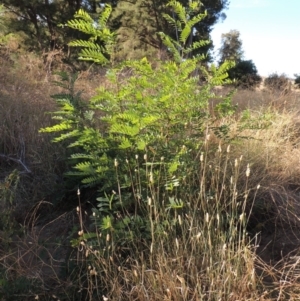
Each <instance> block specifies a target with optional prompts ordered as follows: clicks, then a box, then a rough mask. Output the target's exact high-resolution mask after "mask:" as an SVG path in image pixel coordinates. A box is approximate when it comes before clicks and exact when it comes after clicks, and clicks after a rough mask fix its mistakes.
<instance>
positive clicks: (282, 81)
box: [264, 73, 290, 92]
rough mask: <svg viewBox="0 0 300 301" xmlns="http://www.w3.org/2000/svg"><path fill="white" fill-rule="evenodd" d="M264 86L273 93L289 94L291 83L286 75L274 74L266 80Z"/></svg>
mask: <svg viewBox="0 0 300 301" xmlns="http://www.w3.org/2000/svg"><path fill="white" fill-rule="evenodd" d="M264 85H265V87H266V88H268V89H269V90H272V91H280V92H288V91H289V89H290V82H289V79H288V77H287V76H286V75H285V74H281V75H279V74H277V73H272V74H271V75H269V76H268V77H267V78H266V79H265V80H264Z"/></svg>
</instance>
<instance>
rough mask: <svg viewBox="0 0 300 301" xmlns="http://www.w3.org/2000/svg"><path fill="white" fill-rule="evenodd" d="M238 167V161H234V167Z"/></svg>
mask: <svg viewBox="0 0 300 301" xmlns="http://www.w3.org/2000/svg"><path fill="white" fill-rule="evenodd" d="M237 166H238V160H237V159H235V160H234V167H237Z"/></svg>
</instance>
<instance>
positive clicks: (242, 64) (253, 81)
mask: <svg viewBox="0 0 300 301" xmlns="http://www.w3.org/2000/svg"><path fill="white" fill-rule="evenodd" d="M228 75H229V78H230V79H231V80H235V85H236V86H237V87H239V88H242V89H253V88H255V87H257V86H259V85H260V83H261V81H262V78H261V77H260V76H259V75H258V73H257V69H256V66H255V64H254V63H253V62H252V60H248V61H239V62H238V63H237V64H236V65H235V66H234V67H233V68H232V69H230V70H229V71H228Z"/></svg>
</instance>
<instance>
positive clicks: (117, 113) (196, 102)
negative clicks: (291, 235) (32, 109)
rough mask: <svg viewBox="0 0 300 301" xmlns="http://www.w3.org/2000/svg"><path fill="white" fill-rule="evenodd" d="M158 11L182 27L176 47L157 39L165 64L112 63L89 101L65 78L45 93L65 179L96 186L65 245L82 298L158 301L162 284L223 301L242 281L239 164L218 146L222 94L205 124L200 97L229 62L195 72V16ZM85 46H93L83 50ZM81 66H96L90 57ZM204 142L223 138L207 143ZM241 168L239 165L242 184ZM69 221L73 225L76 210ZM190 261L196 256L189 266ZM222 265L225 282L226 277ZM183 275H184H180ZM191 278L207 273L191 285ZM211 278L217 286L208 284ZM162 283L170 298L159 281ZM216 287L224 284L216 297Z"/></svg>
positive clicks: (244, 247)
mask: <svg viewBox="0 0 300 301" xmlns="http://www.w3.org/2000/svg"><path fill="white" fill-rule="evenodd" d="M169 5H171V6H172V8H173V9H174V11H175V12H177V14H178V18H179V19H180V22H178V21H175V20H174V19H173V18H172V17H170V16H169V17H168V18H167V20H168V21H169V22H170V23H174V24H176V25H178V26H179V25H180V26H183V25H184V27H183V28H180V30H179V32H180V38H179V40H178V41H173V40H172V39H171V38H170V37H168V36H166V35H165V34H163V33H160V36H161V39H162V41H163V42H164V44H165V45H166V46H167V48H168V49H169V51H170V53H171V54H172V55H173V60H170V61H159V62H158V63H157V64H156V67H153V66H152V65H151V64H150V63H149V61H148V60H147V59H146V58H143V59H142V60H135V61H127V62H122V63H121V64H120V65H118V66H116V67H113V68H110V69H109V70H108V72H107V82H108V84H107V85H106V86H101V87H99V89H98V90H97V93H96V95H95V96H94V97H93V98H92V99H91V100H90V101H89V102H83V101H82V100H81V98H80V93H76V92H74V89H73V86H72V85H68V84H67V85H65V84H64V83H65V82H67V83H69V82H70V83H71V84H72V83H73V81H72V80H71V81H70V80H69V79H68V77H67V75H66V74H61V76H62V80H63V81H62V83H61V84H60V85H61V86H65V88H67V89H68V91H67V93H65V94H57V95H54V96H53V97H54V98H55V99H56V100H57V103H58V104H59V106H60V110H59V111H57V112H55V116H54V119H56V120H58V121H59V123H58V124H56V125H54V126H52V127H47V128H44V129H42V130H41V131H43V132H58V133H60V135H59V136H58V137H56V138H55V139H54V141H55V142H61V141H68V142H69V145H68V147H69V149H70V150H71V151H72V155H71V158H70V159H71V162H72V163H73V169H72V171H70V172H68V175H69V176H75V177H78V178H79V179H80V180H82V186H87V187H92V186H96V187H97V188H98V198H97V203H96V206H95V208H93V214H92V217H91V218H92V220H93V222H94V228H93V229H92V230H91V231H87V230H86V229H85V228H84V225H83V223H82V222H81V223H80V231H79V233H78V234H79V236H78V237H77V238H75V239H73V240H72V244H73V246H74V247H80V248H82V250H83V249H84V251H85V252H81V254H83V257H82V258H81V259H82V274H81V277H78V279H79V282H80V283H79V286H80V288H82V289H85V290H86V292H87V294H89V296H88V297H89V300H93V298H95V299H96V296H98V297H99V296H101V295H103V296H104V297H103V298H107V297H108V298H109V299H112V300H114V299H116V298H117V296H119V297H120V296H121V298H122V300H132V299H137V300H146V299H145V298H146V295H147V299H148V300H149V299H151V300H162V299H163V296H162V295H163V294H164V291H165V288H168V287H169V288H168V290H167V294H169V293H170V294H171V295H173V296H176V297H174V299H176V300H179V299H182V300H190V299H193V296H195V295H197V294H198V295H199V296H200V295H202V296H204V295H207V294H215V295H214V297H213V299H216V300H217V299H220V298H225V299H228V298H229V296H232V294H233V290H234V291H235V293H234V294H237V295H238V294H240V290H239V284H238V283H240V281H241V279H243V280H244V281H245V283H247V285H248V283H250V282H251V283H253V285H254V279H252V278H253V277H252V276H251V273H250V272H249V271H250V270H251V271H252V270H253V266H252V265H251V264H249V263H248V262H247V259H248V258H250V257H251V255H250V254H251V252H250V247H249V245H248V243H247V238H246V230H245V229H246V222H247V218H246V216H245V210H246V201H247V197H248V195H249V193H250V189H249V188H248V185H247V180H246V181H244V183H246V184H245V185H243V184H242V185H241V187H240V188H241V189H237V187H239V185H240V184H241V183H240V182H239V179H240V174H241V170H242V169H243V168H244V167H245V166H242V165H241V162H242V161H241V158H240V159H237V160H236V161H235V162H232V163H230V162H229V156H228V154H229V152H230V147H229V145H227V143H226V141H228V140H230V137H229V134H228V133H229V125H228V124H226V121H225V117H228V116H230V115H232V114H233V113H234V109H235V107H234V106H233V105H232V103H231V97H230V96H231V94H229V95H227V96H225V97H224V98H221V99H220V103H219V104H218V105H217V106H216V107H215V108H214V109H215V112H214V113H215V115H214V116H216V117H217V118H212V117H211V115H210V111H209V100H210V98H212V97H213V96H214V94H213V93H212V89H213V87H215V86H217V85H222V84H224V83H227V82H230V81H228V79H227V71H228V70H229V69H230V67H232V64H231V63H230V62H225V63H224V64H222V65H221V66H220V67H219V68H217V67H215V66H214V65H212V66H211V67H210V69H209V70H206V69H204V68H200V67H199V66H200V63H201V60H202V59H203V57H193V58H189V57H188V54H189V53H190V52H191V51H192V50H193V49H195V48H197V47H201V46H203V45H205V44H206V42H197V43H195V44H193V45H192V46H190V47H188V48H187V47H185V46H186V42H187V39H188V38H189V35H190V34H191V29H192V28H193V24H195V22H199V21H200V20H201V18H203V15H196V16H194V17H193V18H189V17H188V16H186V13H185V11H184V8H183V7H182V6H181V5H180V4H179V3H178V2H176V1H172V2H170V4H169ZM193 5H194V6H195V3H191V9H192V8H193ZM77 24H80V23H77ZM82 26H83V27H84V28H85V29H86V28H87V26H85V24H82ZM77 28H80V25H79V26H78V27H77ZM91 34H92V36H93V31H92V32H91ZM92 40H93V39H91V40H90V41H92ZM75 44H76V43H75ZM80 45H83V43H78V44H77V46H80ZM88 47H91V49H96V47H93V45H92V42H91V43H89V44H88ZM90 58H91V57H90ZM93 58H94V60H95V61H97V53H96V52H95V51H93ZM101 58H102V56H101ZM85 59H87V57H85ZM102 61H103V60H102ZM199 69H200V70H201V71H202V74H203V76H204V77H205V79H206V82H205V83H204V84H203V85H202V86H199V78H198V76H195V74H197V73H198V71H199ZM196 71H197V72H196ZM58 84H59V83H58ZM219 120H221V122H218V121H219ZM220 123H221V125H220ZM214 134H215V136H218V137H219V138H220V139H222V140H224V141H225V142H223V143H222V142H220V144H219V145H218V144H217V143H214V142H213V141H211V137H212V136H214ZM216 139H217V138H216ZM209 143H211V144H209ZM230 166H232V168H231V167H230ZM249 172H250V169H249V166H248V167H247V168H245V171H243V173H244V174H245V177H246V178H248V176H249ZM225 187H226V188H225ZM80 188H81V187H80ZM80 192H81V189H79V190H78V197H79V204H80V203H81V199H80ZM251 194H252V191H251ZM253 197H254V196H253ZM78 213H79V216H80V217H81V216H82V211H81V206H79V207H78ZM81 221H82V220H81ZM216 229H218V231H216ZM133 252H134V253H133ZM199 256H200V257H201V258H203V259H202V260H197V258H199ZM189 258H190V259H191V261H190V260H189ZM173 260H174V261H173ZM177 261H178V264H177V265H176V262H177ZM216 262H222V264H221V265H216V264H215V263H216ZM233 262H235V267H237V269H236V271H235V275H236V276H235V278H230V277H232V276H231V275H232V270H231V265H232V263H233ZM174 265H176V270H174V271H173V272H172V267H173V266H174ZM185 269H192V270H193V271H192V272H191V274H190V275H187V274H186V272H185V271H184V270H185ZM145 271H147V272H146V273H145ZM148 271H149V272H150V273H148ZM199 271H207V272H204V274H205V275H204V276H203V279H204V280H203V281H202V280H201V279H202V278H201V277H202V275H201V273H200V274H199ZM246 271H247V272H246ZM172 273H175V274H174V275H173V274H172ZM157 275H159V276H158V277H157ZM168 275H169V276H168ZM215 275H219V276H218V277H220V278H222V280H220V278H218V281H217V282H215V281H214V279H215ZM174 277H175V278H176V277H177V278H176V279H178V281H180V283H181V286H182V289H181V290H178V289H177V287H175V286H174V284H175V282H174V281H173V282H171V279H174ZM200 278H201V279H200ZM229 278H230V281H228V279H229ZM142 279H143V280H142ZM141 282H143V284H142V286H143V287H144V288H146V293H145V289H144V288H142V286H141V285H140V283H141ZM113 283H115V285H114V284H113ZM221 283H228V285H227V286H225V287H224V288H223V289H222V291H221V292H220V291H219V288H220V287H221ZM172 285H173V287H172ZM154 287H155V289H157V291H153V289H154ZM187 287H193V289H194V291H191V290H189V289H187ZM245 289H246V285H245ZM143 290H144V291H143ZM159 291H162V293H161V294H162V295H161V296H157V293H158V292H159ZM212 292H213V293H212ZM171 295H170V296H171ZM237 295H236V296H237Z"/></svg>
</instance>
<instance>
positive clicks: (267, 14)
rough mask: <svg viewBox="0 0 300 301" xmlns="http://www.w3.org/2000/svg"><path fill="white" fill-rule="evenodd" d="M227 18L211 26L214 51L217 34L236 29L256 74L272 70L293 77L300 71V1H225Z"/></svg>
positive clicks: (216, 43) (218, 38)
mask: <svg viewBox="0 0 300 301" xmlns="http://www.w3.org/2000/svg"><path fill="white" fill-rule="evenodd" d="M229 1H230V4H229V8H228V9H227V10H225V13H226V15H227V18H226V19H225V20H224V21H223V22H222V21H219V23H218V24H216V25H215V26H214V29H213V30H212V32H211V38H212V40H213V42H214V45H215V54H216V55H217V52H218V51H217V50H218V49H219V48H220V43H221V35H222V33H227V32H229V31H230V30H238V31H239V32H240V38H241V40H242V42H243V50H244V59H245V60H252V61H253V62H254V64H255V65H256V68H257V70H258V73H259V75H261V76H268V75H270V74H272V73H274V72H276V73H278V74H282V73H284V74H286V75H287V76H289V77H290V78H294V74H295V73H298V74H299V73H300V0H229Z"/></svg>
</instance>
